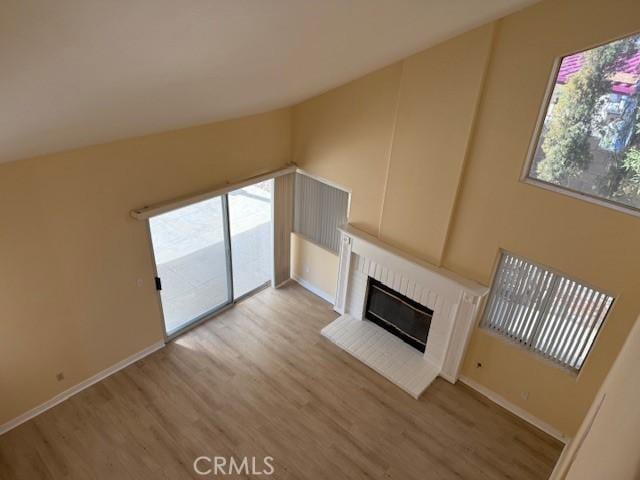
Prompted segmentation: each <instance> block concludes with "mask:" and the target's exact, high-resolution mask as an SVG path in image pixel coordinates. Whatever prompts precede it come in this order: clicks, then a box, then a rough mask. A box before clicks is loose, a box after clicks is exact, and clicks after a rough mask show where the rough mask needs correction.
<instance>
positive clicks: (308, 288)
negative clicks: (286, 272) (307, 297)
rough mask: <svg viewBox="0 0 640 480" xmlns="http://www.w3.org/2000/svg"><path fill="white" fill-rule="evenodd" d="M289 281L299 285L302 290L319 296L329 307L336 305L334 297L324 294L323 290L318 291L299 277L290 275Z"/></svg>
mask: <svg viewBox="0 0 640 480" xmlns="http://www.w3.org/2000/svg"><path fill="white" fill-rule="evenodd" d="M291 279H292V280H294V281H295V282H297V283H299V284H300V285H301V286H302V287H303V288H306V289H307V290H309V291H310V292H311V293H313V294H315V295H317V296H319V297H320V298H322V299H323V300H326V301H327V302H329V303H330V304H331V305H333V304H334V303H336V297H335V296H334V295H331V294H329V293H327V292H325V291H323V290H320V289H319V288H318V287H316V286H315V285H312V284H311V283H309V282H307V281H306V280H305V279H304V278H302V277H299V276H298V275H295V274H292V275H291Z"/></svg>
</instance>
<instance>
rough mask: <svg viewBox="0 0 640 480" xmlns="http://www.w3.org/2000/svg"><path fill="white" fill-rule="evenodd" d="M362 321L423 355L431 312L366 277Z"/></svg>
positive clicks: (373, 279)
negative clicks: (398, 339) (374, 324)
mask: <svg viewBox="0 0 640 480" xmlns="http://www.w3.org/2000/svg"><path fill="white" fill-rule="evenodd" d="M364 316H365V318H366V319H367V320H370V321H372V322H374V323H376V324H377V325H379V326H380V327H382V328H384V329H385V330H387V331H388V332H390V333H393V334H394V335H395V336H397V337H399V338H401V339H402V340H404V341H405V342H406V343H408V344H409V345H411V346H412V347H414V348H416V349H418V350H420V351H421V352H424V351H425V349H426V347H427V336H428V335H429V327H430V326H431V318H432V317H433V310H431V309H430V308H427V307H425V306H424V305H420V304H419V303H418V302H416V301H414V300H411V299H410V298H409V297H406V296H405V295H402V294H401V293H398V292H396V291H395V290H393V289H392V288H389V287H387V286H386V285H384V284H382V283H381V282H379V281H378V280H376V279H375V278H371V277H369V281H368V284H367V302H366V306H365V315H364Z"/></svg>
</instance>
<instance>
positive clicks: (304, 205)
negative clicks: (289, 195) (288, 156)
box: [293, 173, 349, 253]
mask: <svg viewBox="0 0 640 480" xmlns="http://www.w3.org/2000/svg"><path fill="white" fill-rule="evenodd" d="M294 197H295V203H294V215H293V231H294V232H296V233H298V234H300V235H302V236H304V237H306V238H308V239H309V240H311V241H312V242H314V243H316V244H318V245H320V246H322V247H325V248H327V249H329V250H331V251H332V252H336V253H337V252H338V249H339V248H340V232H339V231H338V227H339V226H341V225H343V224H345V223H346V222H347V208H348V205H349V194H348V193H347V192H345V191H344V190H340V189H339V188H336V187H332V186H331V185H327V184H326V183H323V182H321V181H319V180H316V179H315V178H312V177H309V176H308V175H304V174H301V173H297V174H296V184H295V194H294Z"/></svg>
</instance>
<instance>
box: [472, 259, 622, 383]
mask: <svg viewBox="0 0 640 480" xmlns="http://www.w3.org/2000/svg"><path fill="white" fill-rule="evenodd" d="M504 255H511V256H514V257H516V258H519V259H521V260H524V261H526V262H528V263H530V264H532V265H535V266H537V267H539V268H543V269H545V270H547V271H549V272H551V273H553V274H555V275H559V276H562V277H566V278H568V279H570V280H572V281H574V282H578V283H580V284H582V285H584V286H585V287H588V288H591V289H593V290H596V291H597V292H600V293H603V294H605V295H608V296H609V297H611V298H612V301H611V304H610V305H609V309H608V310H607V312H606V314H605V316H604V318H603V320H602V324H601V325H600V328H599V329H598V331H597V332H596V335H595V337H594V339H593V343H592V344H591V348H590V349H589V350H588V351H587V355H586V356H585V359H584V362H582V365H581V366H580V368H579V369H575V368H572V367H569V366H567V365H564V364H562V363H560V362H557V361H555V360H553V359H551V358H548V357H546V356H545V355H542V354H541V353H539V352H537V351H536V350H534V349H532V348H531V347H530V346H529V345H526V344H524V343H523V342H519V341H517V340H515V339H512V338H510V337H508V336H506V335H503V334H502V333H500V332H497V331H495V330H493V329H491V328H490V327H487V326H484V325H482V323H483V321H484V318H485V313H486V310H487V307H488V306H489V300H490V298H491V295H492V293H493V292H494V286H495V281H496V278H497V276H498V274H499V269H500V265H501V263H502V258H503V256H504ZM617 302H618V295H617V294H615V293H614V292H612V291H611V290H608V289H602V288H600V287H596V286H594V285H593V284H592V283H590V282H585V281H583V280H581V279H580V278H578V277H575V276H573V275H568V274H566V273H564V272H562V271H561V270H558V269H557V268H553V267H550V266H549V265H547V264H544V263H541V262H538V261H536V260H531V259H530V258H529V257H527V256H525V255H521V254H518V253H514V252H513V251H511V250H507V249H505V248H502V247H499V248H498V252H497V254H496V256H495V258H494V262H493V269H492V273H491V281H490V283H489V291H488V292H487V295H486V296H485V297H484V299H483V302H482V303H483V304H482V309H481V310H480V312H479V315H478V317H477V320H476V327H477V328H478V329H479V330H481V331H482V332H483V333H485V334H487V335H491V336H492V337H495V338H497V339H499V340H500V341H503V342H505V343H506V344H508V345H513V346H515V347H516V348H518V349H520V350H522V351H524V352H527V353H528V354H529V355H531V356H533V357H534V358H535V359H537V360H538V361H541V362H543V363H546V364H547V365H550V366H552V367H555V368H557V369H559V370H561V371H563V372H565V373H566V374H568V375H571V376H572V377H573V378H576V379H577V378H578V377H579V376H580V375H582V372H583V371H584V369H585V366H586V365H587V363H589V361H590V358H591V354H592V353H593V351H594V350H595V349H596V348H597V345H598V342H599V340H600V337H601V333H602V330H603V329H604V328H605V324H606V323H607V320H608V318H609V315H610V314H611V312H612V310H613V308H614V307H615V305H616V304H617Z"/></svg>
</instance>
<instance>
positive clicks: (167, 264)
mask: <svg viewBox="0 0 640 480" xmlns="http://www.w3.org/2000/svg"><path fill="white" fill-rule="evenodd" d="M225 200H226V199H225V198H224V197H216V198H212V199H209V200H205V201H203V202H198V203H195V204H193V205H189V206H186V207H183V208H179V209H177V210H173V211H171V212H167V213H164V214H162V215H158V216H156V217H152V218H151V219H150V220H149V226H150V230H151V240H152V243H153V251H154V255H155V260H156V267H157V271H158V276H159V277H160V280H161V284H162V289H161V291H160V298H161V301H162V310H163V313H164V321H165V329H166V332H167V335H168V336H170V335H172V334H174V333H176V332H178V331H180V330H182V329H183V328H185V327H186V326H188V325H189V324H191V323H193V322H196V321H198V320H200V319H201V318H203V317H205V316H207V315H209V314H210V313H212V312H213V311H215V310H217V309H219V308H221V307H223V306H225V305H227V304H229V303H231V301H232V291H231V288H230V287H231V285H230V281H229V278H230V266H229V261H230V260H229V251H228V250H229V249H228V228H227V214H226V211H225V209H226V205H225V203H226V202H225Z"/></svg>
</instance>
